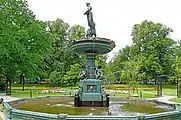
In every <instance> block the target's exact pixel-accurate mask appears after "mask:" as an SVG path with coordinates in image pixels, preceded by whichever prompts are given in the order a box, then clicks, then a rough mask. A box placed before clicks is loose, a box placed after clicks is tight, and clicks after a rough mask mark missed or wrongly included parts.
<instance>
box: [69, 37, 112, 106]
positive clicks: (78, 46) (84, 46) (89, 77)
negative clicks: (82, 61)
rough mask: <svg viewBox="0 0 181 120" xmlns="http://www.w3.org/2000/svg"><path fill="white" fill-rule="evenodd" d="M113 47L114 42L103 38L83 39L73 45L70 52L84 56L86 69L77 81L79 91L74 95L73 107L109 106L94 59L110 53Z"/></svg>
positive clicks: (98, 68) (99, 71)
mask: <svg viewBox="0 0 181 120" xmlns="http://www.w3.org/2000/svg"><path fill="white" fill-rule="evenodd" d="M114 47H115V43H114V41H111V40H109V39H105V38H96V39H95V40H89V39H84V40H80V41H76V42H74V43H73V45H72V46H71V49H72V51H74V52H77V53H79V54H85V55H86V58H87V63H86V67H85V68H84V70H83V72H82V73H83V75H82V76H84V77H83V79H81V80H80V81H79V91H78V92H77V93H76V94H75V99H74V106H76V107H80V106H93V107H108V106H109V95H108V94H106V92H104V90H103V88H102V80H101V78H102V77H103V76H102V74H101V70H100V66H99V67H96V65H95V57H96V55H98V54H106V53H108V52H110V51H111V50H112V49H113V48H114Z"/></svg>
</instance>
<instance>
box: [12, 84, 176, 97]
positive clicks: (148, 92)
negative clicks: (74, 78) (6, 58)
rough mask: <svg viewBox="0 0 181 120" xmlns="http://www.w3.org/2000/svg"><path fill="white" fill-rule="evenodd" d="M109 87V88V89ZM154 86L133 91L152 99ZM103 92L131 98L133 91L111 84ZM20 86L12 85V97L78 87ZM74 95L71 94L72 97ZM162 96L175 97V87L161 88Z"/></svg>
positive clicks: (45, 94) (141, 86)
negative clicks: (23, 89)
mask: <svg viewBox="0 0 181 120" xmlns="http://www.w3.org/2000/svg"><path fill="white" fill-rule="evenodd" d="M109 87H110V88H109ZM156 87H157V86H156V85H137V89H135V93H137V94H138V97H140V91H141V92H142V96H143V98H154V97H157V96H155V95H156ZM104 88H105V90H118V91H122V90H124V91H130V92H129V94H124V93H120V92H115V93H110V95H111V96H123V97H128V96H133V89H132V88H131V87H130V86H129V85H126V84H112V85H110V86H108V85H104ZM21 89H22V85H21V84H13V85H12V96H13V97H19V98H28V97H30V90H32V96H33V97H43V96H62V95H70V92H69V90H75V89H78V86H73V87H59V86H58V87H53V86H52V85H49V84H25V91H22V90H21ZM55 89H56V90H65V91H67V92H61V93H40V92H41V91H42V90H55ZM74 94H75V93H71V95H74ZM163 94H164V95H172V96H175V95H176V86H175V85H164V86H163Z"/></svg>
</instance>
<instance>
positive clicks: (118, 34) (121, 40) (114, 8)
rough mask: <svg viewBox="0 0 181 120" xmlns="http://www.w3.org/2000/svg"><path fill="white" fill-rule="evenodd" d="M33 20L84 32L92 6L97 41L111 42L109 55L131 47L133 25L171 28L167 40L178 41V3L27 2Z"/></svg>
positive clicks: (132, 0)
mask: <svg viewBox="0 0 181 120" xmlns="http://www.w3.org/2000/svg"><path fill="white" fill-rule="evenodd" d="M27 1H28V4H29V8H30V9H31V10H32V11H33V12H34V14H35V15H36V18H37V19H39V20H42V21H47V20H52V21H54V20H56V19H57V18H61V19H63V20H64V21H65V22H67V23H68V24H69V25H71V26H73V25H75V24H79V25H81V26H83V27H85V28H86V29H88V25H87V19H86V16H85V15H84V12H85V11H86V9H87V8H86V3H87V2H90V3H91V6H92V12H93V18H94V22H95V23H96V31H97V36H98V37H104V38H105V37H106V38H109V39H112V40H114V41H115V44H116V47H115V48H114V50H113V51H112V52H111V53H109V55H110V56H111V55H113V54H114V53H116V52H117V51H118V50H120V49H121V48H123V47H125V46H126V45H131V44H132V38H131V36H130V34H131V31H132V27H133V25H134V24H139V23H141V22H142V21H144V20H148V21H153V22H155V23H162V24H164V25H167V26H168V27H170V28H172V29H173V30H174V32H173V33H172V34H171V37H172V38H173V39H174V40H178V39H181V15H180V12H181V6H180V5H181V0H27Z"/></svg>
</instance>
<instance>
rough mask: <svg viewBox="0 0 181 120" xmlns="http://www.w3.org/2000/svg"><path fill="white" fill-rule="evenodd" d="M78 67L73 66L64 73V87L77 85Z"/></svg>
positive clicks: (76, 65) (77, 65)
mask: <svg viewBox="0 0 181 120" xmlns="http://www.w3.org/2000/svg"><path fill="white" fill-rule="evenodd" d="M80 71H81V69H80V65H79V64H74V65H71V66H70V70H69V71H67V72H66V75H65V76H64V80H65V81H64V82H65V84H66V85H76V84H77V83H78V75H79V73H80Z"/></svg>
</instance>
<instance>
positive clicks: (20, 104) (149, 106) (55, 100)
mask: <svg viewBox="0 0 181 120" xmlns="http://www.w3.org/2000/svg"><path fill="white" fill-rule="evenodd" d="M110 101H111V102H110V107H74V105H73V97H48V98H35V99H27V100H19V101H14V102H11V103H9V104H10V105H11V106H12V107H14V108H16V109H20V110H27V111H34V112H43V113H51V114H68V115H103V116H106V115H120V116H133V115H134V116H138V115H145V114H151V113H159V112H166V111H170V110H171V107H169V106H167V105H159V104H156V103H154V102H153V101H147V100H141V99H139V100H129V101H128V100H127V99H123V98H116V99H114V98H111V99H110Z"/></svg>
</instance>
